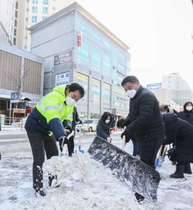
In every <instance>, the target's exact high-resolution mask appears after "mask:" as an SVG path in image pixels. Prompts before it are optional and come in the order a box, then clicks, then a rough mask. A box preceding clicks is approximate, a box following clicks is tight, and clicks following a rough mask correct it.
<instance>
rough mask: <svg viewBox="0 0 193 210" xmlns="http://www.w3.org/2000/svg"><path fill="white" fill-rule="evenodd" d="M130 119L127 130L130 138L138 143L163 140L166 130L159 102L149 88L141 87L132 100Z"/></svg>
mask: <svg viewBox="0 0 193 210" xmlns="http://www.w3.org/2000/svg"><path fill="white" fill-rule="evenodd" d="M128 118H129V120H130V124H129V125H128V126H127V128H126V132H127V134H128V137H132V136H133V137H134V139H135V140H137V141H139V142H140V141H143V140H144V139H145V138H147V137H148V138H152V139H153V138H159V139H160V138H163V137H164V133H165V129H164V123H163V120H162V116H161V114H160V110H159V102H158V100H157V99H156V97H155V95H154V94H153V93H152V92H151V91H150V90H148V89H147V88H143V87H142V86H140V87H139V89H138V91H137V93H136V95H135V96H134V97H133V98H131V99H130V109H129V115H128Z"/></svg>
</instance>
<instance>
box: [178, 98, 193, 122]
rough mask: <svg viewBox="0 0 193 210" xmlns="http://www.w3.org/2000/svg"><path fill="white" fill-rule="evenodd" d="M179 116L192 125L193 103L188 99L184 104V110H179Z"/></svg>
mask: <svg viewBox="0 0 193 210" xmlns="http://www.w3.org/2000/svg"><path fill="white" fill-rule="evenodd" d="M179 117H180V118H182V119H183V120H186V121H187V122H189V123H190V124H192V125H193V103H192V102H190V101H189V102H186V103H185V104H184V111H182V112H179Z"/></svg>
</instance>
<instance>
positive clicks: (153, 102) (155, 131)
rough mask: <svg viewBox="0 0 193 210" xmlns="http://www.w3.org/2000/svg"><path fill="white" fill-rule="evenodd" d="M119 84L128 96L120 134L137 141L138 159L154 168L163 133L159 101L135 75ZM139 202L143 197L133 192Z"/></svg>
mask: <svg viewBox="0 0 193 210" xmlns="http://www.w3.org/2000/svg"><path fill="white" fill-rule="evenodd" d="M121 85H122V86H123V88H124V90H125V91H126V94H127V96H128V97H129V98H130V107H129V114H128V118H129V120H130V123H129V125H128V126H127V127H126V129H125V131H124V132H123V133H122V134H121V137H122V138H123V136H125V135H126V137H127V138H126V139H131V138H132V137H134V139H135V140H136V141H137V142H138V146H139V156H140V160H141V161H143V162H144V163H146V164H147V165H149V166H151V167H152V168H155V159H156V155H157V152H158V150H159V148H160V145H161V144H162V142H163V137H164V133H165V129H164V124H163V120H162V117H161V114H160V110H159V102H158V100H157V98H156V97H155V95H154V94H153V93H152V92H151V91H150V90H148V89H147V88H144V87H143V86H142V85H141V84H140V82H139V80H138V79H137V77H135V76H127V77H126V78H124V79H123V81H122V83H121ZM135 196H136V198H137V200H138V201H139V202H140V201H142V200H143V199H144V197H143V196H142V195H140V194H138V193H136V194H135Z"/></svg>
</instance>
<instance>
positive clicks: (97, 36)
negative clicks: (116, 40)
mask: <svg viewBox="0 0 193 210" xmlns="http://www.w3.org/2000/svg"><path fill="white" fill-rule="evenodd" d="M92 38H94V39H96V40H97V41H98V42H100V40H101V38H100V36H99V35H97V34H96V33H94V32H92Z"/></svg>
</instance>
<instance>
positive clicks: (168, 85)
mask: <svg viewBox="0 0 193 210" xmlns="http://www.w3.org/2000/svg"><path fill="white" fill-rule="evenodd" d="M147 88H148V89H150V90H151V91H152V92H153V93H154V94H155V95H156V97H157V98H158V100H159V102H160V103H161V104H170V105H172V104H173V106H176V107H177V106H178V107H179V109H181V108H180V107H182V106H183V105H184V103H185V102H187V101H192V102H193V92H192V90H191V89H190V87H189V85H188V83H187V82H186V81H185V80H184V79H183V78H182V77H180V75H179V74H178V73H171V74H169V75H164V76H162V82H161V83H154V84H149V85H147Z"/></svg>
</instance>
